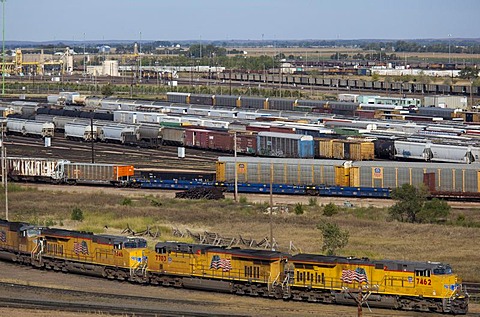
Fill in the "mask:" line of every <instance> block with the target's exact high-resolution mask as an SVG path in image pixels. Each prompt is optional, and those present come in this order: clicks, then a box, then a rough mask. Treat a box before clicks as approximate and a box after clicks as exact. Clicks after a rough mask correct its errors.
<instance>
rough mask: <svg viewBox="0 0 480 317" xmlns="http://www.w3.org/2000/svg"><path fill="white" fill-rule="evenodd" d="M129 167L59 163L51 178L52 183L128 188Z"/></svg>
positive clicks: (132, 169)
mask: <svg viewBox="0 0 480 317" xmlns="http://www.w3.org/2000/svg"><path fill="white" fill-rule="evenodd" d="M134 172H135V171H134V167H133V166H131V165H117V164H100V163H70V162H61V163H59V164H58V165H57V167H56V169H55V172H54V174H53V176H52V178H53V182H55V183H65V184H70V185H74V184H95V185H97V184H98V185H115V186H128V185H129V184H130V179H131V178H132V177H133V175H134Z"/></svg>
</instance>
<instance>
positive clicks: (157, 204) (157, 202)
mask: <svg viewBox="0 0 480 317" xmlns="http://www.w3.org/2000/svg"><path fill="white" fill-rule="evenodd" d="M150 205H152V206H153V207H160V206H161V205H162V203H161V202H159V201H158V200H156V199H151V200H150Z"/></svg>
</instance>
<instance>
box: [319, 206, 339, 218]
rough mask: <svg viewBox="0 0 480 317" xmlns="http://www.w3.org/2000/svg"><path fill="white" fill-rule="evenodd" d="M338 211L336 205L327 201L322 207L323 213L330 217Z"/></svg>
mask: <svg viewBox="0 0 480 317" xmlns="http://www.w3.org/2000/svg"><path fill="white" fill-rule="evenodd" d="M337 213H338V207H337V205H335V204H334V203H328V204H326V205H325V207H323V215H324V216H327V217H331V216H333V215H335V214H337Z"/></svg>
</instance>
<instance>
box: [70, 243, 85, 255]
mask: <svg viewBox="0 0 480 317" xmlns="http://www.w3.org/2000/svg"><path fill="white" fill-rule="evenodd" d="M73 252H75V254H88V246H87V242H86V241H82V242H75V243H73Z"/></svg>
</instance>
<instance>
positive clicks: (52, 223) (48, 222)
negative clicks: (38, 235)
mask: <svg viewBox="0 0 480 317" xmlns="http://www.w3.org/2000/svg"><path fill="white" fill-rule="evenodd" d="M56 224H57V223H56V222H55V221H54V220H53V219H46V220H45V222H44V225H45V227H51V226H55V225H56Z"/></svg>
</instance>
